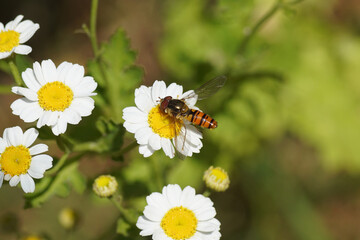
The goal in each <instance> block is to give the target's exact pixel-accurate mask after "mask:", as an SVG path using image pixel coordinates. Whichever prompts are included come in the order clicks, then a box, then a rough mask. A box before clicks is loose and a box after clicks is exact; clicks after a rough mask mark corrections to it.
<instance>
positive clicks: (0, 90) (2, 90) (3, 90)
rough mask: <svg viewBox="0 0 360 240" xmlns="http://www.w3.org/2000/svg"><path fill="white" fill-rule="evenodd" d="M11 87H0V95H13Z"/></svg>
mask: <svg viewBox="0 0 360 240" xmlns="http://www.w3.org/2000/svg"><path fill="white" fill-rule="evenodd" d="M11 87H12V86H9V85H0V94H7V93H11Z"/></svg>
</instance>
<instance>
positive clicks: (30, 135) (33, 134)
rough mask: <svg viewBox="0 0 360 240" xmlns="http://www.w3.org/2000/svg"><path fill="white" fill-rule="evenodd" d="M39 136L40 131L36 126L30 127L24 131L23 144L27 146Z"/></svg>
mask: <svg viewBox="0 0 360 240" xmlns="http://www.w3.org/2000/svg"><path fill="white" fill-rule="evenodd" d="M38 136H39V131H38V130H36V129H35V128H29V129H28V130H26V131H25V132H24V136H23V144H24V146H25V147H29V146H31V144H33V143H34V142H35V140H36V138H37V137H38Z"/></svg>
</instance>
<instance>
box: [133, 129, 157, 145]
mask: <svg viewBox="0 0 360 240" xmlns="http://www.w3.org/2000/svg"><path fill="white" fill-rule="evenodd" d="M152 134H154V133H153V131H152V130H151V129H150V128H149V127H143V128H140V129H138V130H137V131H136V132H135V139H136V141H137V143H138V144H148V142H149V138H150V136H151V135H152Z"/></svg>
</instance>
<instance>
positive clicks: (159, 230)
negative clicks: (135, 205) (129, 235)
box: [136, 184, 221, 240]
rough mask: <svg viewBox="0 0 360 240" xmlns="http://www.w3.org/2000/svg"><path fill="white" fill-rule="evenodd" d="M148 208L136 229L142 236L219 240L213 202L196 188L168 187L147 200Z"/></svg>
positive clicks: (184, 239)
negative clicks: (139, 230)
mask: <svg viewBox="0 0 360 240" xmlns="http://www.w3.org/2000/svg"><path fill="white" fill-rule="evenodd" d="M146 201H147V204H148V205H147V206H146V207H145V210H144V212H143V213H144V215H143V216H140V217H139V219H138V221H137V223H136V226H137V227H138V228H140V229H141V230H142V231H141V232H140V235H141V236H150V235H152V239H153V240H171V239H174V240H195V239H196V240H218V239H220V237H221V234H220V232H219V231H220V222H219V221H218V220H217V219H216V218H215V215H216V211H215V208H214V207H213V202H212V201H211V200H210V199H209V198H207V197H204V196H203V195H201V194H197V195H195V189H194V188H192V187H189V186H187V187H186V188H184V190H181V188H180V186H179V185H177V184H175V185H172V184H169V185H168V186H166V187H164V188H163V190H162V193H158V192H155V193H152V194H151V195H150V196H148V197H146Z"/></svg>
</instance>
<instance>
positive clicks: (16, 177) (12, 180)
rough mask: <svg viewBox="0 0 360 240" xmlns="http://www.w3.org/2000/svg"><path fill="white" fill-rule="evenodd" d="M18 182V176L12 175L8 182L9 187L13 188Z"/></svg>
mask: <svg viewBox="0 0 360 240" xmlns="http://www.w3.org/2000/svg"><path fill="white" fill-rule="evenodd" d="M19 181H20V177H19V176H18V175H14V176H13V177H12V178H11V179H10V182H9V185H10V186H11V187H15V186H16V185H18V183H19Z"/></svg>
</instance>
